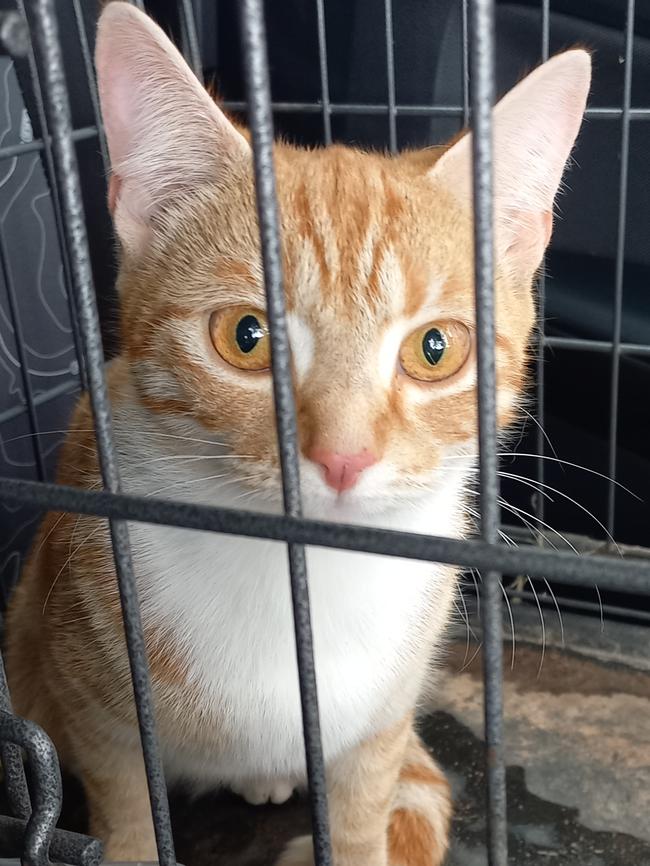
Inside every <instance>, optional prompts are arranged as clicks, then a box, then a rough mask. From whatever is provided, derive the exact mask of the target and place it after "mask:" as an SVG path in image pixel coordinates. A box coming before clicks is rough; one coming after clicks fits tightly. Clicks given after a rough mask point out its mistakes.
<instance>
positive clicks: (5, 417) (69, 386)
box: [0, 380, 79, 435]
mask: <svg viewBox="0 0 650 866" xmlns="http://www.w3.org/2000/svg"><path fill="white" fill-rule="evenodd" d="M78 390H79V382H77V381H74V380H72V381H69V382H63V383H62V384H61V385H56V386H55V387H54V388H48V389H47V391H41V393H40V394H35V395H34V406H42V405H43V404H44V403H49V402H50V401H51V400H56V398H57V397H62V396H63V395H64V394H72V393H74V392H75V391H78ZM26 412H27V406H26V405H25V404H24V403H19V404H18V405H16V406H10V407H9V409H5V410H4V411H3V412H0V425H1V424H4V423H5V422H6V421H12V420H13V419H14V418H18V417H19V416H20V415H24V414H25V413H26ZM34 435H36V434H34ZM41 435H42V434H41Z"/></svg>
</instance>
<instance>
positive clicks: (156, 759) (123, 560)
mask: <svg viewBox="0 0 650 866" xmlns="http://www.w3.org/2000/svg"><path fill="white" fill-rule="evenodd" d="M32 3H33V9H34V13H35V32H36V40H37V45H38V48H39V51H40V54H41V60H42V68H43V89H44V94H45V96H46V108H47V112H48V120H49V126H50V130H51V134H52V145H53V156H54V162H55V168H56V170H57V172H58V175H59V177H60V178H62V180H63V183H62V205H63V215H64V217H65V230H66V235H67V239H68V243H69V249H70V254H71V263H72V271H73V286H74V289H75V292H76V295H77V300H78V310H79V316H80V324H81V335H82V339H83V348H84V354H85V358H86V361H87V369H88V378H89V384H90V400H91V406H92V410H93V417H94V422H95V431H96V436H97V450H98V454H99V463H100V468H101V473H102V479H103V481H104V485H105V487H106V489H107V490H109V491H111V492H113V493H117V492H119V490H120V475H119V468H118V464H117V457H116V453H115V446H114V442H113V431H112V419H111V409H110V401H109V398H108V390H107V386H106V379H105V374H104V356H103V351H102V345H101V335H100V328H99V319H98V315H97V305H96V301H95V294H94V289H93V282H92V272H91V268H90V258H89V252H88V241H87V237H86V227H85V222H84V213H83V205H82V200H81V190H80V183H79V173H78V168H77V162H76V154H75V150H74V144H73V141H72V128H71V120H70V104H69V100H68V92H67V87H66V82H65V73H64V68H63V59H62V56H61V44H60V42H59V38H58V30H57V22H56V14H55V11H54V5H53V0H32ZM110 530H111V538H112V543H113V555H114V559H115V570H116V573H117V579H118V585H119V591H120V600H121V603H122V617H123V621H124V631H125V635H126V644H127V651H128V656H129V663H130V667H131V678H132V682H133V691H134V695H135V703H136V710H137V715H138V723H139V728H140V738H141V742H142V751H143V756H144V763H145V768H146V771H147V782H148V785H149V796H150V799H151V808H152V815H153V823H154V829H155V834H156V843H157V846H158V858H159V861H160V863H161V864H162V866H175V863H176V857H175V853H174V843H173V838H172V831H171V822H170V817H169V805H168V801H167V790H166V787H165V780H164V775H163V768H162V761H161V757H160V748H159V744H158V739H157V736H156V727H155V720H154V709H153V698H152V694H151V683H150V680H149V669H148V665H147V656H146V648H145V642H144V635H143V631H142V622H141V619H140V607H139V603H138V596H137V587H136V583H135V576H134V573H133V563H132V561H131V550H130V544H129V536H128V529H127V524H126V523H125V522H124V521H123V520H112V521H111V522H110Z"/></svg>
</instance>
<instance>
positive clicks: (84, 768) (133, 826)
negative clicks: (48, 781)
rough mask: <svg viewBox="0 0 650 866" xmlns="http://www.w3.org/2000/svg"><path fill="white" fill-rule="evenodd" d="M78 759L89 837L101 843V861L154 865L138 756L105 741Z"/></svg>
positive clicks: (155, 858)
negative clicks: (91, 836) (86, 810)
mask: <svg viewBox="0 0 650 866" xmlns="http://www.w3.org/2000/svg"><path fill="white" fill-rule="evenodd" d="M79 739H81V738H79ZM79 739H78V740H77V744H78V745H80V742H79ZM86 746H87V747H86ZM76 757H77V762H78V764H79V768H80V770H81V779H82V783H83V786H84V790H85V792H86V798H87V801H88V812H89V824H90V832H91V834H92V835H93V836H95V837H96V838H98V839H101V841H102V842H103V843H104V857H105V859H106V860H107V861H111V860H112V861H114V862H126V861H140V862H152V861H154V862H157V861H158V850H157V847H156V839H155V834H154V828H153V820H152V817H151V806H150V801H149V790H148V786H147V776H146V773H145V769H144V761H143V758H142V752H141V750H140V749H139V748H135V747H134V748H133V749H130V748H123V747H121V746H118V745H117V744H111V743H110V741H107V742H104V743H102V744H99V743H95V744H93V745H91V744H84V748H83V750H82V751H81V752H80V753H78V754H77V756H76Z"/></svg>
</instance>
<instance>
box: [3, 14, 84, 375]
mask: <svg viewBox="0 0 650 866" xmlns="http://www.w3.org/2000/svg"><path fill="white" fill-rule="evenodd" d="M18 9H19V11H20V14H21V16H22V19H23V21H24V22H25V27H27V26H28V24H27V22H28V21H29V18H28V16H27V11H26V9H25V2H24V0H18ZM27 45H28V48H27V60H28V63H29V74H30V78H31V81H32V87H33V89H34V104H35V105H36V114H37V117H38V123H39V125H40V127H41V135H42V136H43V156H44V158H45V169H46V174H47V180H48V183H49V185H50V195H51V197H52V211H53V213H54V225H55V227H56V236H57V240H58V244H59V250H60V252H61V263H62V265H63V276H64V280H65V285H66V289H67V293H68V295H67V296H68V309H69V311H70V324H71V325H72V339H73V341H74V346H75V354H76V355H77V362H78V364H79V378H80V379H81V385H82V387H83V388H84V390H86V389H87V387H88V381H87V377H86V367H85V360H84V357H83V352H82V351H81V337H80V334H79V316H78V313H77V308H76V305H75V298H74V296H73V293H72V292H71V291H70V286H71V283H72V279H71V273H72V272H71V268H70V256H69V252H68V247H67V244H66V239H65V231H64V229H63V216H62V214H61V196H60V193H59V182H58V180H59V179H58V178H57V175H56V172H55V171H54V160H53V157H52V141H51V139H50V134H49V130H48V125H47V117H46V114H45V107H44V105H43V91H42V89H41V80H40V76H39V73H38V64H37V63H36V55H35V53H34V45H33V41H32V36H31V33H30V34H29V39H28V43H27Z"/></svg>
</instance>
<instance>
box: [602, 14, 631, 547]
mask: <svg viewBox="0 0 650 866" xmlns="http://www.w3.org/2000/svg"><path fill="white" fill-rule="evenodd" d="M634 4H635V0H628V2H627V14H626V18H625V73H624V77H623V105H622V108H623V114H622V116H621V169H620V173H619V193H618V236H617V239H616V276H615V282H614V309H613V318H614V325H613V328H612V373H611V384H610V404H609V405H610V417H611V420H610V426H609V467H608V474H609V490H608V496H607V529H608V531H609V534H610V536H613V535H614V529H615V523H616V464H617V446H618V392H619V379H620V367H621V322H622V318H623V273H624V268H625V233H626V223H627V186H628V166H629V158H630V102H631V98H632V69H633V61H634V11H635V10H634Z"/></svg>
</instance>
